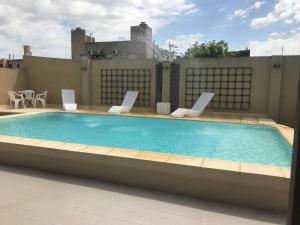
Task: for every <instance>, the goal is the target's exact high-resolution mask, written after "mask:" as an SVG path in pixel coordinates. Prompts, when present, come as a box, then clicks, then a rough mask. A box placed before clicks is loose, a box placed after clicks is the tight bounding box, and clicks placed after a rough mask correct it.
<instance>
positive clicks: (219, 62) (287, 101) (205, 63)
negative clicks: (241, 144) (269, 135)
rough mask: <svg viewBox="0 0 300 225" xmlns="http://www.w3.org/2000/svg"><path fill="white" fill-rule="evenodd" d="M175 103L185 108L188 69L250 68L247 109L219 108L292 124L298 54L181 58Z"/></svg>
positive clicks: (299, 66) (298, 64)
mask: <svg viewBox="0 0 300 225" xmlns="http://www.w3.org/2000/svg"><path fill="white" fill-rule="evenodd" d="M177 63H179V64H180V85H179V89H180V90H179V106H180V107H185V88H186V73H187V69H188V68H227V67H231V68H235V67H249V68H252V80H251V95H250V108H249V110H222V111H229V112H243V113H251V114H261V115H266V116H269V117H271V118H272V119H274V120H275V121H276V122H278V123H282V124H285V125H289V126H293V124H294V120H295V111H296V98H297V86H298V79H299V71H300V56H272V57H240V58H236V57H228V58H203V59H181V60H178V61H177Z"/></svg>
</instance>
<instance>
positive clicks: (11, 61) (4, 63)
mask: <svg viewBox="0 0 300 225" xmlns="http://www.w3.org/2000/svg"><path fill="white" fill-rule="evenodd" d="M23 49H24V56H31V55H32V53H31V47H30V46H29V45H24V46H23ZM22 63H23V59H15V57H14V55H13V56H12V58H11V55H10V54H9V56H8V59H0V68H11V69H16V68H20V67H21V66H22Z"/></svg>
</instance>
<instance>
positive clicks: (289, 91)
mask: <svg viewBox="0 0 300 225" xmlns="http://www.w3.org/2000/svg"><path fill="white" fill-rule="evenodd" d="M177 63H179V64H180V85H179V92H180V94H179V106H180V107H184V106H185V97H184V96H185V82H186V69H187V68H224V67H249V68H251V69H252V81H251V95H250V104H251V105H250V108H249V110H243V111H242V112H243V113H250V114H260V115H265V116H269V117H271V118H272V119H274V120H275V121H276V122H279V123H282V124H285V125H288V126H293V124H294V120H295V109H296V96H297V83H298V79H299V68H300V56H272V57H241V58H236V57H232V58H230V57H228V58H211V59H181V60H177ZM157 64H158V61H156V60H152V59H149V60H103V61H100V60H81V61H72V60H67V59H54V58H43V57H25V59H24V68H23V69H21V70H19V71H18V70H11V69H2V70H0V75H1V76H0V79H2V80H3V79H5V81H4V80H3V81H2V80H1V83H0V85H2V86H4V87H3V88H1V89H0V91H1V94H0V105H1V104H7V101H8V98H7V94H6V89H25V87H26V89H33V90H35V91H37V92H42V91H44V90H48V93H49V94H48V99H47V100H48V103H49V104H61V94H60V89H63V88H70V89H75V91H76V101H77V103H78V104H79V105H85V106H90V105H93V106H99V105H103V104H104V103H103V102H101V76H102V75H101V71H102V70H111V71H113V70H115V71H122V70H123V71H125V70H147V71H150V74H151V78H150V80H151V81H150V105H149V106H150V108H152V109H154V108H155V98H156V91H155V89H156V73H157V71H156V65H157ZM164 64H165V67H169V65H170V64H169V63H168V64H166V63H164ZM168 73H170V69H169V70H168V71H164V70H163V71H162V75H163V79H162V83H163V89H162V98H163V101H168V100H169V98H170V94H169V93H170V85H168V83H169V81H170V79H172V77H171V76H170V75H168ZM4 74H5V75H4ZM128 89H131V88H128ZM118 95H120V93H119V94H118ZM120 99H121V98H119V99H118V101H117V102H118V103H120ZM108 105H110V104H108ZM137 105H138V104H137ZM141 105H142V104H141ZM222 111H229V112H240V111H239V110H222Z"/></svg>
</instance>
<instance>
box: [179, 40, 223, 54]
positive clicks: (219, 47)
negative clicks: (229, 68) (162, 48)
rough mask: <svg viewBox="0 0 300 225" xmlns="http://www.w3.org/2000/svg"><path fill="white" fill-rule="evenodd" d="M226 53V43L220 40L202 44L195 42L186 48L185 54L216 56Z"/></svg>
mask: <svg viewBox="0 0 300 225" xmlns="http://www.w3.org/2000/svg"><path fill="white" fill-rule="evenodd" d="M227 55H228V43H227V42H225V41H223V40H221V41H218V42H216V41H215V40H213V41H208V42H204V43H202V44H198V42H195V44H193V46H192V47H190V48H189V49H187V51H186V52H185V56H188V57H199V58H200V57H218V56H227Z"/></svg>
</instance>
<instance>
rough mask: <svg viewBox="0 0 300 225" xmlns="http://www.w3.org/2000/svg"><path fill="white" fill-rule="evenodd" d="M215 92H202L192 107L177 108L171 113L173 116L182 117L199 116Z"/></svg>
mask: <svg viewBox="0 0 300 225" xmlns="http://www.w3.org/2000/svg"><path fill="white" fill-rule="evenodd" d="M214 95H215V93H208V92H203V93H202V94H201V96H200V97H199V98H198V100H197V101H196V103H195V104H194V106H193V108H192V109H184V108H178V109H176V110H175V111H174V112H172V113H171V116H173V117H183V116H192V117H196V116H200V114H201V113H202V112H203V110H204V109H205V108H206V106H207V105H208V103H209V102H210V101H211V100H212V98H213V97H214Z"/></svg>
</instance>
